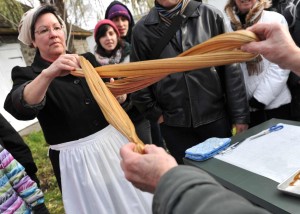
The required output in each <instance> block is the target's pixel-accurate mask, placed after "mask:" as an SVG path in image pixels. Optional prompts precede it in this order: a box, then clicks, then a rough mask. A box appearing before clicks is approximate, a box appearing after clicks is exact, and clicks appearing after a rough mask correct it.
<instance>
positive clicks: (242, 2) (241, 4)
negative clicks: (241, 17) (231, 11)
mask: <svg viewBox="0 0 300 214" xmlns="http://www.w3.org/2000/svg"><path fill="white" fill-rule="evenodd" d="M234 1H235V4H236V6H237V7H238V9H239V11H240V12H241V13H242V14H245V13H248V12H249V10H250V9H251V8H252V7H253V6H254V4H255V2H256V1H257V0H234Z"/></svg>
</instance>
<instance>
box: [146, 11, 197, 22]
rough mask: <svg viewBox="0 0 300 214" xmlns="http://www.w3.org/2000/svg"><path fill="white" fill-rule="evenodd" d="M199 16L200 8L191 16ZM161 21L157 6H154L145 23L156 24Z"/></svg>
mask: <svg viewBox="0 0 300 214" xmlns="http://www.w3.org/2000/svg"><path fill="white" fill-rule="evenodd" d="M198 16H199V10H198V9H197V10H195V12H193V14H192V15H191V16H190V17H198ZM160 22H161V19H160V16H159V14H158V11H157V10H156V8H155V7H153V8H152V9H151V10H150V12H149V13H148V15H147V16H146V18H145V22H144V23H145V25H154V24H158V23H160Z"/></svg>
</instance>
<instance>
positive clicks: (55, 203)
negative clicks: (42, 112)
mask: <svg viewBox="0 0 300 214" xmlns="http://www.w3.org/2000/svg"><path fill="white" fill-rule="evenodd" d="M23 139H24V140H25V142H26V143H27V145H28V146H29V148H30V149H31V152H32V155H33V158H34V161H35V163H36V165H37V168H38V173H37V176H38V178H39V180H40V184H41V189H42V190H43V192H44V195H45V201H46V206H47V208H48V209H49V212H50V213H51V214H63V213H64V208H63V204H62V198H61V193H60V191H59V188H58V185H57V182H56V179H55V176H54V173H53V170H52V166H51V162H50V159H49V157H48V156H47V153H48V144H47V143H46V142H45V138H44V135H43V132H42V131H39V132H33V133H31V134H29V135H27V136H24V137H23Z"/></svg>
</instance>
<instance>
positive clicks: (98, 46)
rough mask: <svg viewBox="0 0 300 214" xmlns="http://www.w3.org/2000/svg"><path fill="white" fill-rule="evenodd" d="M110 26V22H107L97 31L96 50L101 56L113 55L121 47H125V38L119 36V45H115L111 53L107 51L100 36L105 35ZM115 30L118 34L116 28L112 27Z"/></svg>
mask: <svg viewBox="0 0 300 214" xmlns="http://www.w3.org/2000/svg"><path fill="white" fill-rule="evenodd" d="M109 27H111V26H110V25H109V24H105V25H101V26H100V27H99V29H98V31H97V33H96V37H95V38H96V39H95V41H96V47H95V51H96V53H98V54H100V55H101V56H106V57H110V56H113V55H115V53H116V52H117V50H118V49H119V48H120V47H124V42H123V40H122V39H121V37H118V44H117V46H116V47H115V49H114V50H113V51H112V52H111V53H109V54H108V53H107V52H106V50H105V49H104V48H103V47H102V45H101V44H100V41H99V40H100V38H101V37H103V36H105V34H106V32H107V31H108V29H109ZM111 28H112V29H113V30H114V32H115V33H116V34H117V35H118V33H117V32H116V30H115V29H114V28H113V27H111Z"/></svg>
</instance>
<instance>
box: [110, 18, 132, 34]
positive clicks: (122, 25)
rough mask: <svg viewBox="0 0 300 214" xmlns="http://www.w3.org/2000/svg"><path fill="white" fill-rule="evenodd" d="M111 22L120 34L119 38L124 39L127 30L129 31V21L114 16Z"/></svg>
mask: <svg viewBox="0 0 300 214" xmlns="http://www.w3.org/2000/svg"><path fill="white" fill-rule="evenodd" d="M112 21H113V22H114V23H115V25H116V26H117V28H118V31H119V32H120V35H121V37H124V36H126V35H127V32H128V29H129V21H128V19H127V18H126V17H124V16H116V17H114V18H113V19H112Z"/></svg>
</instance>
